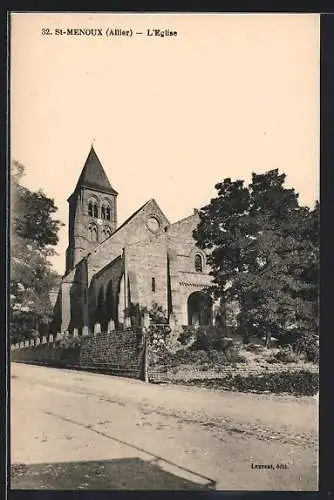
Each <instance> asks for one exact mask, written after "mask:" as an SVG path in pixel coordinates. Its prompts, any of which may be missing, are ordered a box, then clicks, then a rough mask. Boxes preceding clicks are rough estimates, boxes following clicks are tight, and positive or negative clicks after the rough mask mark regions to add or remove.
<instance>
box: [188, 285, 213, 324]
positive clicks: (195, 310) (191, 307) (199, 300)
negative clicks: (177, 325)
mask: <svg viewBox="0 0 334 500" xmlns="http://www.w3.org/2000/svg"><path fill="white" fill-rule="evenodd" d="M211 324H212V299H211V297H209V295H207V294H206V293H204V292H193V293H191V294H190V295H189V297H188V325H211Z"/></svg>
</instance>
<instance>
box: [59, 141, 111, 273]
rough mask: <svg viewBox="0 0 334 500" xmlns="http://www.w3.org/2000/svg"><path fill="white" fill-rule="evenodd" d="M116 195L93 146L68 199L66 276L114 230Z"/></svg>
mask: <svg viewBox="0 0 334 500" xmlns="http://www.w3.org/2000/svg"><path fill="white" fill-rule="evenodd" d="M117 195H118V193H117V191H115V190H114V189H113V187H112V186H111V184H110V182H109V179H108V177H107V174H106V173H105V171H104V169H103V167H102V164H101V162H100V160H99V158H98V156H97V154H96V152H95V150H94V147H93V145H92V147H91V150H90V152H89V155H88V157H87V160H86V163H85V165H84V167H83V169H82V172H81V175H80V177H79V180H78V182H77V185H76V187H75V189H74V191H73V193H72V194H71V196H70V197H69V198H68V200H67V201H68V203H69V225H68V239H69V243H68V247H67V250H66V274H67V273H68V272H69V271H70V270H71V269H73V268H74V267H75V266H76V264H77V263H78V262H79V261H80V260H81V259H82V258H83V257H85V255H87V254H88V253H89V252H91V251H92V250H93V249H94V248H95V247H96V246H97V245H99V244H100V243H102V241H104V240H105V239H107V238H108V237H109V236H111V235H112V233H113V232H114V231H115V230H116V228H117Z"/></svg>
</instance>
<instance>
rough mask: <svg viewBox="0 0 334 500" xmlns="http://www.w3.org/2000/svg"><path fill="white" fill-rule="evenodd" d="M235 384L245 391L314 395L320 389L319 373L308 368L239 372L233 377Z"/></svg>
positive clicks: (237, 387) (238, 388)
mask: <svg viewBox="0 0 334 500" xmlns="http://www.w3.org/2000/svg"><path fill="white" fill-rule="evenodd" d="M233 385H234V387H235V388H236V389H237V390H239V391H244V392H247V391H249V390H255V391H260V392H263V391H269V392H274V393H279V392H288V393H290V394H295V395H304V396H314V395H315V394H316V393H317V392H318V390H319V375H318V374H317V373H313V372H310V371H308V370H300V371H291V372H290V371H286V372H280V373H263V374H261V375H253V374H250V375H248V376H242V375H239V374H238V375H236V376H235V377H234V379H233Z"/></svg>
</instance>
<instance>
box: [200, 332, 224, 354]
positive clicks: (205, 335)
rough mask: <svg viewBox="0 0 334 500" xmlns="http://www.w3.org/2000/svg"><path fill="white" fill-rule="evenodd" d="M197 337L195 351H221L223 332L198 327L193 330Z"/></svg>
mask: <svg viewBox="0 0 334 500" xmlns="http://www.w3.org/2000/svg"><path fill="white" fill-rule="evenodd" d="M194 330H195V335H196V337H197V340H196V343H195V344H194V348H195V349H200V350H201V349H205V350H209V349H218V350H220V349H221V350H223V344H224V341H223V331H222V330H221V329H219V328H217V327H215V326H200V327H197V328H195V329H194Z"/></svg>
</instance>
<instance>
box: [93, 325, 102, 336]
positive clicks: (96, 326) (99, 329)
mask: <svg viewBox="0 0 334 500" xmlns="http://www.w3.org/2000/svg"><path fill="white" fill-rule="evenodd" d="M99 333H101V325H100V323H95V325H94V335H98V334H99Z"/></svg>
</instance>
